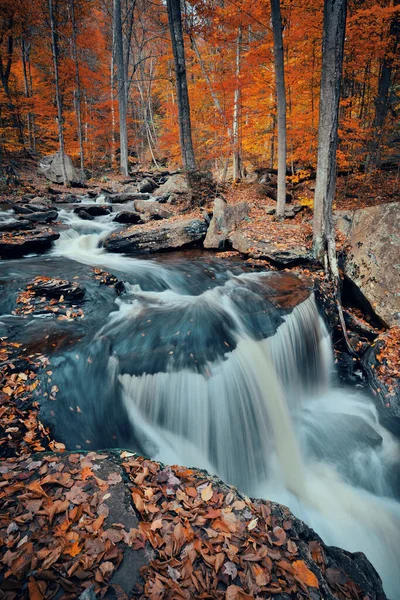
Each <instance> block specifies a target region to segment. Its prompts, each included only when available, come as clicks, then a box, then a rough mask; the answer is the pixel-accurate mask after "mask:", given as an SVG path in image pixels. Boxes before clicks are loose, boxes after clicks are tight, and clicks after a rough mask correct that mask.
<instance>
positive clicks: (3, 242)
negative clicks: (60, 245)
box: [0, 229, 60, 258]
mask: <svg viewBox="0 0 400 600" xmlns="http://www.w3.org/2000/svg"><path fill="white" fill-rule="evenodd" d="M59 237H60V234H59V233H56V232H55V231H53V230H52V229H34V230H33V231H25V232H23V233H22V232H20V233H19V234H18V235H15V233H9V232H3V233H1V234H0V256H1V257H2V258H16V257H18V256H23V255H24V254H30V253H32V252H34V253H42V252H46V250H49V248H50V247H51V244H52V242H53V241H54V240H57V239H58V238H59Z"/></svg>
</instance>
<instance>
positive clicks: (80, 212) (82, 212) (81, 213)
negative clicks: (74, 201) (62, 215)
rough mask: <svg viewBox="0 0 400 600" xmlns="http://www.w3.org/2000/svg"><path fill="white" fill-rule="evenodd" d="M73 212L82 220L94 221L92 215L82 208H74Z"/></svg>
mask: <svg viewBox="0 0 400 600" xmlns="http://www.w3.org/2000/svg"><path fill="white" fill-rule="evenodd" d="M74 213H75V214H77V215H78V217H79V218H80V219H83V220H84V221H94V217H93V216H92V215H90V214H89V213H88V212H87V211H86V210H83V209H82V208H77V209H76V208H74Z"/></svg>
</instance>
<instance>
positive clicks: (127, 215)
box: [113, 210, 142, 225]
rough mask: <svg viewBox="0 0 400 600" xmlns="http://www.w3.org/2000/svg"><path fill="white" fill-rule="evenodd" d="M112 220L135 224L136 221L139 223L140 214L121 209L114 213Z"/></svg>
mask: <svg viewBox="0 0 400 600" xmlns="http://www.w3.org/2000/svg"><path fill="white" fill-rule="evenodd" d="M113 221H115V222H116V223H124V224H130V225H136V224H137V223H141V222H142V220H141V217H140V214H139V213H138V212H136V211H134V210H123V211H121V212H119V213H117V214H116V215H115V217H114V218H113Z"/></svg>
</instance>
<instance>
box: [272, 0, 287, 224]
mask: <svg viewBox="0 0 400 600" xmlns="http://www.w3.org/2000/svg"><path fill="white" fill-rule="evenodd" d="M271 16H272V28H273V31H274V63H275V81H276V97H277V108H278V197H277V206H276V215H277V217H278V218H279V219H282V218H284V216H285V205H286V91H285V70H284V64H283V38H282V19H281V7H280V0H271Z"/></svg>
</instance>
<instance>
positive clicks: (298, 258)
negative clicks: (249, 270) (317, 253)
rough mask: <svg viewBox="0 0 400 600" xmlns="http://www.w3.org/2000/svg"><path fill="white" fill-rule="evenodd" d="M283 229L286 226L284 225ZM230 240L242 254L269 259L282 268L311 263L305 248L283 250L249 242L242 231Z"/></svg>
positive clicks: (264, 243)
mask: <svg viewBox="0 0 400 600" xmlns="http://www.w3.org/2000/svg"><path fill="white" fill-rule="evenodd" d="M281 227H282V229H283V228H284V227H285V225H284V224H282V225H281ZM229 240H230V242H231V244H232V248H233V249H234V250H237V251H238V252H240V253H241V254H246V255H247V256H250V257H251V258H256V259H267V260H269V261H271V262H272V263H276V264H278V265H280V266H288V265H296V264H305V263H308V262H309V261H310V254H309V251H308V250H307V248H305V247H303V246H298V247H294V248H291V249H290V250H282V249H281V248H279V247H278V245H277V244H274V243H273V242H264V241H262V240H256V241H252V240H249V239H248V238H247V237H246V236H245V235H244V234H243V233H241V232H240V231H235V232H233V234H232V235H231V236H229Z"/></svg>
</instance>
